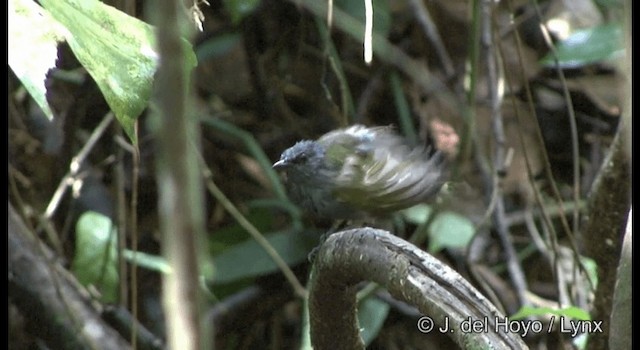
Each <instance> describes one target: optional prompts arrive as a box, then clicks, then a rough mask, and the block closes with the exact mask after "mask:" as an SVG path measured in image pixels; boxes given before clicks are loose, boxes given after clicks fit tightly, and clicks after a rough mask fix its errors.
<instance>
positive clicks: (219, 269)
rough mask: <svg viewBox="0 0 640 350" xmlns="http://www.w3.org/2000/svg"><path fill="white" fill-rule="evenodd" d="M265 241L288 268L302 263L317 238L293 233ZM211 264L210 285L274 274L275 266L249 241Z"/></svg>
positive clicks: (280, 234) (228, 250) (268, 237)
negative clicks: (213, 267) (212, 274)
mask: <svg viewBox="0 0 640 350" xmlns="http://www.w3.org/2000/svg"><path fill="white" fill-rule="evenodd" d="M266 238H267V239H268V240H269V243H271V245H272V246H273V247H274V248H275V249H276V251H277V252H278V254H280V256H281V257H282V259H283V260H284V261H285V262H286V263H287V264H289V265H294V264H297V263H300V262H302V261H304V260H306V259H307V256H308V254H309V252H310V251H311V249H312V248H313V247H314V246H315V245H317V244H318V237H317V236H316V237H312V235H306V234H303V233H301V232H297V231H295V230H291V231H288V232H282V233H274V234H271V235H268V236H267V237H266ZM213 261H214V263H213V265H214V266H215V275H214V276H213V280H212V282H213V283H229V282H233V281H236V280H239V279H244V278H251V277H257V276H262V275H266V274H269V273H272V272H276V271H278V266H277V265H276V264H275V263H274V262H273V260H272V259H271V257H269V255H267V253H266V252H265V251H264V249H263V248H262V247H261V246H260V245H258V243H257V242H256V241H255V240H253V239H251V240H247V241H245V242H243V243H240V244H237V245H235V246H233V247H231V248H229V249H227V250H226V251H224V252H223V253H221V254H220V255H218V256H216V257H215V258H214V259H213ZM206 277H207V278H210V277H211V276H206Z"/></svg>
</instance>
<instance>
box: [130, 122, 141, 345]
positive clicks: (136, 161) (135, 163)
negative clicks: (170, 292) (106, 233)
mask: <svg viewBox="0 0 640 350" xmlns="http://www.w3.org/2000/svg"><path fill="white" fill-rule="evenodd" d="M138 123H139V121H138V120H136V121H135V122H134V124H133V129H134V133H135V135H136V139H138ZM139 177H140V145H139V144H138V143H136V144H134V145H133V154H132V167H131V203H130V207H129V208H130V211H131V215H130V217H131V222H130V227H129V232H131V250H132V251H133V254H134V255H133V260H132V261H131V315H132V317H133V319H134V320H136V321H137V320H138V264H137V256H138V255H137V254H136V253H137V252H138V184H139ZM137 325H138V323H137V322H133V323H132V327H131V347H132V348H133V349H136V348H137V346H138V343H137V340H138V327H137Z"/></svg>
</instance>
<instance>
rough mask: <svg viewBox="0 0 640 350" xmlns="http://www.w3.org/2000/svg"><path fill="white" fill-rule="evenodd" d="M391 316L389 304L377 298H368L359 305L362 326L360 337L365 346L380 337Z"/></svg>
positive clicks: (359, 320)
mask: <svg viewBox="0 0 640 350" xmlns="http://www.w3.org/2000/svg"><path fill="white" fill-rule="evenodd" d="M388 314H389V304H387V303H385V302H384V301H382V300H379V299H377V298H372V297H369V298H366V299H364V300H363V301H362V302H360V305H358V322H359V324H360V336H361V337H362V340H364V344H365V345H369V344H371V342H372V341H373V340H374V339H375V338H376V337H377V336H378V333H379V332H380V329H382V326H383V325H384V321H385V320H386V319H387V315H388Z"/></svg>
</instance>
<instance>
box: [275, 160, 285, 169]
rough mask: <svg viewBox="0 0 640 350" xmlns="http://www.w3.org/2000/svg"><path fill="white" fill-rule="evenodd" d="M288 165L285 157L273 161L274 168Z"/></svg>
mask: <svg viewBox="0 0 640 350" xmlns="http://www.w3.org/2000/svg"><path fill="white" fill-rule="evenodd" d="M286 166H287V162H285V161H284V159H280V160H279V161H277V162H275V163H273V168H274V169H276V170H278V169H283V168H285V167H286Z"/></svg>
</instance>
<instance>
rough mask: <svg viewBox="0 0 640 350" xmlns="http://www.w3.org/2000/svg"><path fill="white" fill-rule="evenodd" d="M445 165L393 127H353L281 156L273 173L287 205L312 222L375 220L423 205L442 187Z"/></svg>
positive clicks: (303, 143) (441, 158) (299, 145)
mask: <svg viewBox="0 0 640 350" xmlns="http://www.w3.org/2000/svg"><path fill="white" fill-rule="evenodd" d="M444 163H445V159H444V156H443V154H442V153H441V152H435V154H433V155H429V149H428V148H426V147H424V146H418V147H412V146H411V145H410V144H409V142H408V141H407V140H406V139H405V138H403V137H402V136H400V135H399V134H398V133H397V132H396V131H395V128H394V127H392V126H377V127H366V126H364V125H359V124H358V125H353V126H350V127H346V128H342V129H337V130H333V131H330V132H328V133H326V134H324V135H322V136H321V137H320V138H318V139H317V140H315V141H314V140H302V141H298V142H297V143H295V144H294V145H293V146H292V147H290V148H288V149H286V150H285V151H284V152H282V154H281V156H280V159H279V160H278V161H276V162H275V163H274V164H273V168H274V169H275V170H277V171H280V172H282V173H283V175H284V183H285V187H286V188H287V192H288V194H289V196H290V198H291V200H292V201H293V202H294V203H295V204H297V205H298V206H300V207H301V208H302V209H303V211H304V212H306V213H307V214H309V215H311V216H312V217H314V218H317V219H329V220H359V219H367V218H378V217H385V216H388V215H390V214H391V213H393V212H396V211H399V210H402V209H406V208H409V207H412V206H414V205H416V204H419V203H423V202H425V201H427V200H428V199H430V198H432V197H434V196H435V195H436V194H437V193H438V192H439V190H440V188H441V187H442V185H443V184H444V180H445V173H446V171H445V164H444Z"/></svg>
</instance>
